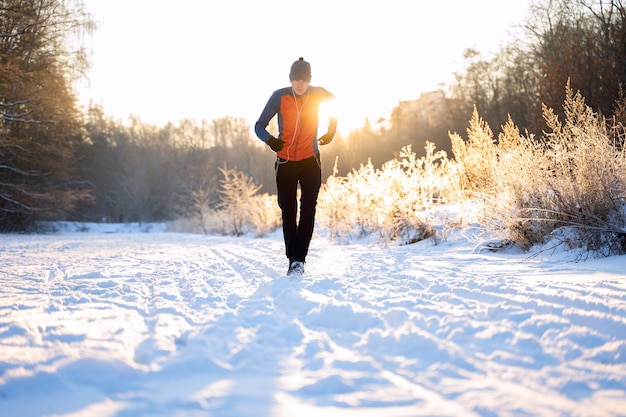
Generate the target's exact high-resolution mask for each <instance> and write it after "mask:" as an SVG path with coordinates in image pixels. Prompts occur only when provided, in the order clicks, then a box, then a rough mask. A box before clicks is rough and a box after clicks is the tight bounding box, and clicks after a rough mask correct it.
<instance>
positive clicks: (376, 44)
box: [79, 0, 529, 133]
mask: <svg viewBox="0 0 626 417" xmlns="http://www.w3.org/2000/svg"><path fill="white" fill-rule="evenodd" d="M84 1H85V5H86V9H87V11H88V12H89V13H91V14H92V17H93V18H94V20H96V22H98V23H99V28H98V29H97V30H96V31H95V32H94V34H93V35H92V36H90V37H88V39H87V46H88V48H89V49H90V50H91V62H92V69H91V70H90V72H89V76H88V81H87V82H82V83H81V84H79V94H80V97H81V102H82V103H83V104H85V103H88V102H89V101H90V100H91V101H93V102H94V103H95V104H100V105H102V106H103V107H104V110H105V113H106V114H108V115H110V116H112V117H114V118H116V119H120V120H125V119H127V117H128V116H129V115H131V114H132V115H135V116H138V117H139V118H140V119H141V120H142V121H143V122H146V123H152V124H157V125H164V124H166V123H167V122H169V121H171V122H178V121H180V120H181V119H184V118H189V119H195V120H198V121H199V120H201V119H205V120H208V121H210V120H213V119H217V118H220V117H224V116H234V117H243V118H245V119H246V120H247V121H248V122H249V123H250V125H253V124H254V122H255V121H256V119H257V118H258V116H259V114H260V113H261V110H262V109H263V106H264V105H265V103H266V102H267V99H268V98H269V96H270V94H271V93H272V92H273V91H274V90H276V89H278V88H281V87H285V86H288V85H289V77H288V75H289V67H290V66H291V64H292V62H293V61H295V60H297V59H298V57H300V56H303V57H304V58H305V59H306V60H307V61H309V62H310V63H311V66H312V73H313V79H312V81H311V84H312V85H319V86H322V87H325V88H327V89H328V90H330V91H331V92H332V93H334V94H335V95H336V96H337V104H338V117H339V123H340V130H342V131H343V132H345V133H347V131H348V129H350V128H355V127H359V126H361V125H362V124H363V122H364V120H365V118H366V117H369V118H370V121H372V122H375V121H376V120H377V119H378V118H380V117H387V116H388V115H389V112H390V110H391V109H392V108H393V107H394V106H396V105H397V104H398V102H399V101H402V100H411V99H416V98H417V97H419V94H420V93H422V92H427V91H432V90H436V89H438V88H439V86H440V84H441V83H443V82H447V81H449V80H450V79H451V78H452V74H453V72H455V71H460V70H461V69H462V65H463V59H462V54H463V51H464V50H465V49H466V48H469V47H472V48H476V49H478V50H480V51H482V52H485V53H488V52H492V51H496V50H498V49H499V48H500V46H501V45H503V43H504V42H505V41H506V40H507V39H509V38H510V36H511V29H512V26H513V25H517V24H520V23H522V21H523V19H524V17H525V16H526V14H527V11H528V4H529V0H509V1H502V0H448V1H445V2H437V1H422V0H314V1H312V0H307V1H300V0H262V1H259V0H224V1H222V0H219V1H218V0H215V1H213V0H176V1H171V0H170V1H166V0H84Z"/></svg>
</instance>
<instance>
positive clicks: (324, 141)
mask: <svg viewBox="0 0 626 417" xmlns="http://www.w3.org/2000/svg"><path fill="white" fill-rule="evenodd" d="M334 137H335V134H334V133H330V132H328V133H326V134H325V135H324V136H322V137H321V138H319V139H318V140H317V142H318V143H319V144H320V145H328V144H329V143H330V142H332V141H333V138H334Z"/></svg>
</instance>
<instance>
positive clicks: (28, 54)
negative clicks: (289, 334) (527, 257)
mask: <svg viewBox="0 0 626 417" xmlns="http://www.w3.org/2000/svg"><path fill="white" fill-rule="evenodd" d="M92 30H95V27H94V24H93V22H92V21H91V20H90V16H89V15H88V14H87V13H85V11H84V7H83V5H82V2H81V1H80V0H5V1H3V2H2V3H1V5H0V230H1V231H4V232H10V231H25V230H33V229H35V228H36V226H37V225H38V224H39V222H40V221H42V220H73V221H106V222H117V221H141V222H144V221H145V222H148V221H173V220H177V219H181V218H182V219H196V220H197V219H200V220H201V221H200V222H199V223H200V224H202V225H205V224H206V221H205V220H206V218H207V217H208V216H211V215H214V214H215V212H219V211H220V209H224V208H225V207H231V208H232V207H233V205H235V206H234V207H238V206H237V205H236V201H231V200H232V199H231V200H229V198H228V196H229V195H230V196H232V195H233V188H232V187H231V188H230V194H229V191H228V187H229V185H228V184H229V181H228V180H229V179H230V180H232V181H231V182H230V185H231V186H232V185H233V184H239V183H241V184H243V186H242V188H236V187H235V188H234V190H235V191H236V192H237V193H241V192H244V191H245V192H248V193H250V192H251V191H252V190H254V192H253V193H252V194H253V195H256V196H257V197H259V196H263V195H271V194H273V193H274V192H275V185H274V179H273V160H274V154H273V153H272V152H270V151H269V150H268V149H265V148H266V146H265V145H263V144H262V143H261V142H260V141H258V139H256V138H255V137H253V136H252V134H251V129H250V126H249V124H248V122H247V121H245V120H242V119H237V118H233V117H228V116H226V117H224V118H221V119H218V120H213V121H200V122H196V121H191V120H182V121H180V122H178V123H170V124H168V125H166V126H153V125H148V124H145V123H142V122H141V120H139V119H131V120H130V123H122V122H120V121H116V120H113V119H112V118H110V117H108V116H107V115H106V114H104V112H103V111H102V109H100V108H98V107H97V106H93V107H91V108H89V109H88V110H87V111H86V112H85V111H83V110H82V109H80V108H78V107H77V106H76V96H75V93H74V92H73V90H72V85H73V82H74V81H75V80H76V79H78V78H79V77H81V76H83V75H84V71H85V69H86V68H88V65H89V63H88V61H87V59H86V55H85V53H84V51H83V49H82V46H81V45H80V43H78V44H76V43H75V42H74V43H69V42H68V40H69V39H80V37H81V35H82V34H85V33H87V32H89V31H92ZM419 41H420V40H418V39H416V40H406V42H419ZM68 45H74V47H73V48H71V47H70V46H68ZM464 58H465V61H466V65H465V68H464V69H463V70H462V71H460V72H459V73H457V74H455V75H456V80H455V82H454V83H452V84H451V85H448V86H446V88H445V93H444V92H443V91H442V92H439V93H438V94H435V95H434V96H435V97H436V98H437V99H436V100H428V98H429V97H430V95H422V96H420V97H419V98H417V99H416V100H415V102H412V103H406V102H405V103H399V105H398V107H396V108H395V109H394V110H393V111H392V113H391V115H390V117H389V119H381V120H376V121H373V122H371V121H366V122H365V123H364V125H363V126H362V127H361V128H359V129H356V130H353V131H351V132H350V133H349V134H348V135H347V136H345V137H341V136H340V137H337V138H336V139H335V141H334V142H333V143H332V145H331V146H328V147H325V148H324V153H323V155H322V159H323V171H324V174H325V178H329V177H330V179H331V182H335V183H344V182H345V180H342V181H338V180H337V178H349V177H350V176H351V175H353V174H354V173H355V172H359V170H363V169H370V170H372V172H378V173H380V172H384V171H381V170H379V169H383V168H384V167H385V166H386V167H389V165H386V164H388V163H393V161H400V160H403V158H404V159H406V158H407V157H409V158H413V160H417V161H420V160H421V159H420V158H431V159H433V155H437V157H436V158H434V162H436V164H435V165H433V167H440V166H442V164H447V163H448V161H452V160H454V161H455V163H457V164H464V163H465V164H469V160H466V161H464V160H463V158H470V157H471V158H478V159H480V158H483V159H484V160H493V159H492V158H488V156H490V154H485V155H480V154H478V155H477V154H476V152H473V153H472V152H468V151H467V149H465V148H463V146H462V145H461V143H468V144H469V143H471V142H472V137H473V136H472V135H471V134H470V131H471V129H472V126H473V125H475V124H476V123H478V122H477V120H480V121H481V123H484V126H485V127H489V126H493V127H498V128H501V129H502V130H503V132H506V129H509V130H510V129H512V127H510V126H515V129H517V130H518V131H519V132H522V133H521V134H520V135H518V136H520V137H525V138H528V141H529V144H527V143H526V140H524V144H525V145H524V146H526V147H533V146H547V145H546V143H550V141H552V140H553V138H554V137H556V136H555V134H554V131H555V129H557V127H558V126H556V125H554V123H555V122H554V119H552V118H550V117H548V116H547V114H546V111H547V109H550V111H552V112H553V113H554V117H556V118H558V117H561V119H560V120H566V116H567V112H566V109H567V106H564V104H563V103H567V102H568V100H570V101H571V100H572V98H567V97H566V96H567V94H569V96H574V93H573V92H579V93H580V95H581V97H584V98H585V106H588V108H589V109H592V110H593V111H594V112H595V113H594V117H597V120H603V122H602V123H604V124H605V125H606V126H608V125H609V123H610V125H611V126H613V127H612V128H614V127H615V126H620V125H623V123H624V122H625V121H626V119H625V118H626V111H624V110H625V109H624V106H623V103H624V100H623V93H622V91H623V89H622V87H623V85H624V81H625V80H626V71H624V68H626V6H625V5H624V4H623V3H622V1H621V0H614V1H590V0H581V1H577V0H570V1H564V0H558V1H557V0H553V1H537V2H535V3H534V4H533V6H532V10H531V11H530V13H529V18H528V20H527V23H526V24H525V27H524V37H523V38H522V39H519V40H516V41H514V42H512V43H511V44H509V45H507V46H506V47H504V48H502V49H501V50H500V51H499V52H497V53H495V54H493V55H492V56H488V57H487V56H483V55H482V54H481V53H480V51H477V50H467V51H466V53H465V56H464ZM567 91H569V92H570V93H567ZM585 108H587V107H585ZM478 115H480V117H479V116H478ZM585 123H587V121H586V122H585ZM574 125H575V126H576V125H577V124H576V122H575V121H574ZM468 126H469V130H468ZM464 131H467V132H468V137H467V138H466V139H465V140H464V141H461V142H459V140H458V138H459V137H460V136H459V135H457V134H455V132H464ZM474 131H476V130H475V129H474ZM546 131H547V132H552V133H550V134H544V132H546ZM472 132H473V131H472ZM479 136H480V135H479ZM505 136H506V135H505ZM509 136H510V135H509ZM487 137H489V135H487ZM491 137H492V141H493V145H494V146H498V145H499V144H498V141H499V140H500V135H496V136H495V137H494V136H493V134H492V135H491ZM560 137H563V136H560ZM606 137H607V138H612V140H613V139H614V138H615V136H611V135H607V136H606ZM617 138H618V139H619V138H621V139H619V140H618V141H617V142H615V141H613V142H612V144H611V146H613V148H614V149H615V152H614V153H612V154H611V155H617V156H616V157H615V158H617V159H616V161H619V160H620V159H619V158H623V153H620V152H619V149H622V144H623V136H619V135H617ZM620 140H621V141H622V142H620ZM572 143H579V142H577V141H572ZM531 144H532V146H531ZM409 145H410V146H411V148H407V146H409ZM613 148H611V149H613ZM407 149H410V150H407ZM464 149H465V150H464ZM470 149H473V148H472V147H471V146H470ZM480 149H482V150H483V151H485V152H491V153H493V152H494V150H493V149H492V148H491V147H489V146H487V147H481V148H480ZM549 149H552V147H549ZM439 152H445V156H444V155H443V154H441V153H439ZM565 152H566V153H565V154H561V157H562V158H564V160H568V161H569V160H571V159H573V158H569V157H568V156H567V152H574V151H573V150H572V149H570V148H567V147H566V148H565ZM411 155H413V156H411ZM525 155H526V154H525ZM448 157H449V158H450V159H449V160H448ZM525 163H526V164H527V163H529V160H528V159H520V160H519V162H518V164H519V166H515V167H513V169H517V170H526V169H528V168H529V167H530V165H524V164H525ZM368 167H369V168H368ZM533 167H534V168H536V169H543V167H541V166H539V167H537V166H536V165H533ZM570 168H571V169H580V167H576V166H573V167H570ZM509 169H511V167H509ZM487 172H491V174H492V176H493V175H495V174H494V171H487ZM459 178H460V177H459ZM237 181H239V182H237ZM489 184H491V183H489ZM484 185H485V183H484V182H480V181H478V178H473V177H468V178H465V180H464V182H463V187H465V190H466V191H467V190H472V191H474V192H475V191H476V187H478V186H484ZM415 186H416V187H420V184H419V183H418V184H416V185H415ZM621 186H622V188H621V189H622V194H620V193H619V192H615V193H614V190H612V191H611V198H615V199H616V201H617V203H616V204H617V205H620V204H623V200H624V194H623V183H622V185H621ZM225 187H226V191H225ZM553 189H554V187H553V188H552V190H553ZM416 190H417V189H413V190H412V191H416ZM543 190H544V192H545V191H546V189H543ZM618 190H619V186H618ZM258 191H260V194H257V192H258ZM483 191H484V193H485V194H488V193H487V191H486V190H483ZM380 192H385V190H380ZM386 192H389V190H387V191H386ZM548 193H550V192H548ZM416 194H418V195H419V194H420V193H417V192H416ZM465 194H467V193H465ZM431 197H432V198H436V199H438V198H439V196H438V195H431ZM259 198H262V199H263V201H262V204H258V205H257V206H258V207H267V210H262V213H257V214H256V215H257V216H267V219H265V220H266V223H267V224H270V225H271V224H273V223H272V222H274V220H272V219H274V217H272V216H273V215H275V210H276V208H275V204H273V202H272V201H271V199H269V200H268V198H267V197H259ZM323 201H324V199H323V198H321V203H320V206H321V207H323V204H322V202H323ZM400 201H402V200H400ZM438 201H440V199H439V200H438ZM529 203H530V202H529V201H526V204H527V205H528V204H529ZM618 203H619V204H618ZM229 204H230V206H229ZM360 204H362V202H361V203H360ZM416 207H417V208H419V206H414V207H411V208H407V209H403V210H405V211H406V210H409V211H410V212H411V213H413V214H415V213H416V210H417V208H416ZM558 207H559V206H557V208H558ZM528 208H529V207H527V209H528ZM235 211H236V210H235ZM389 216H391V217H393V218H402V217H403V216H400V217H399V216H398V212H397V211H396V212H393V213H390V214H389ZM394 216H395V217H394ZM414 217H417V216H414ZM335 220H336V219H335ZM360 221H363V219H361V220H360ZM241 222H243V220H242V219H240V223H241ZM611 224H612V229H615V230H618V232H619V230H620V228H619V223H616V222H615V221H612V222H611ZM242 225H243V224H242V223H241V224H239V228H237V227H235V229H237V231H236V232H240V231H241V227H242ZM616 225H617V227H616ZM353 226H357V225H353ZM622 228H623V226H622ZM418 229H420V228H419V227H418ZM422 229H423V228H422ZM203 230H205V231H206V228H204V227H203ZM392 234H393V233H392ZM617 235H618V236H619V235H620V234H619V233H618V234H617ZM530 240H532V239H530Z"/></svg>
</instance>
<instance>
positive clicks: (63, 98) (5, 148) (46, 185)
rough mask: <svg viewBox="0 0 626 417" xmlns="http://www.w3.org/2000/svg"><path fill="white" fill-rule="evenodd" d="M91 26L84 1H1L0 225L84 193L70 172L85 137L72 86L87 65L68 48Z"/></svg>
mask: <svg viewBox="0 0 626 417" xmlns="http://www.w3.org/2000/svg"><path fill="white" fill-rule="evenodd" d="M92 27H93V26H92V23H91V21H90V20H89V18H88V16H87V15H86V14H85V13H84V12H83V7H82V3H81V2H80V1H69V0H68V1H63V0H4V1H2V2H1V3H0V230H15V229H23V228H26V227H29V226H31V225H33V224H34V223H35V222H36V221H37V220H41V219H46V218H51V217H54V218H59V217H61V216H63V214H64V213H65V212H66V210H68V209H69V208H71V207H72V205H73V204H74V203H75V202H76V201H78V200H80V199H84V198H87V195H86V194H85V193H84V191H83V187H82V186H81V185H80V184H79V183H78V182H77V181H75V177H74V176H73V172H72V167H73V165H72V160H73V159H72V154H73V145H74V144H76V143H78V142H80V141H81V139H82V137H81V129H80V127H81V126H80V120H79V112H78V110H77V108H76V106H75V101H76V100H75V96H74V94H73V91H72V88H71V82H72V80H73V79H74V78H75V77H76V76H78V75H79V74H80V73H81V72H82V70H83V69H84V68H86V65H87V64H86V61H85V60H84V55H82V53H81V51H80V49H78V50H70V48H69V47H68V45H69V44H70V40H75V39H76V36H78V35H79V34H80V33H82V32H83V31H87V30H90V29H91V28H92ZM70 38H71V39H70Z"/></svg>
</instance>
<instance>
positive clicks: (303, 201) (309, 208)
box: [276, 156, 322, 262]
mask: <svg viewBox="0 0 626 417" xmlns="http://www.w3.org/2000/svg"><path fill="white" fill-rule="evenodd" d="M298 184H300V190H301V192H302V193H301V196H300V218H299V219H298V220H297V210H298V202H297V197H296V194H297V191H298ZM321 185H322V170H321V168H320V160H319V156H314V157H311V158H308V159H305V160H303V161H285V160H282V159H278V160H277V161H276V187H277V188H278V205H279V207H280V209H281V210H282V214H283V236H284V238H285V252H286V255H287V258H289V260H290V261H302V262H304V261H305V260H306V255H307V253H308V251H309V244H310V243H311V237H312V236H313V227H314V226H315V206H316V205H317V196H318V194H319V191H320V187H321Z"/></svg>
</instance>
